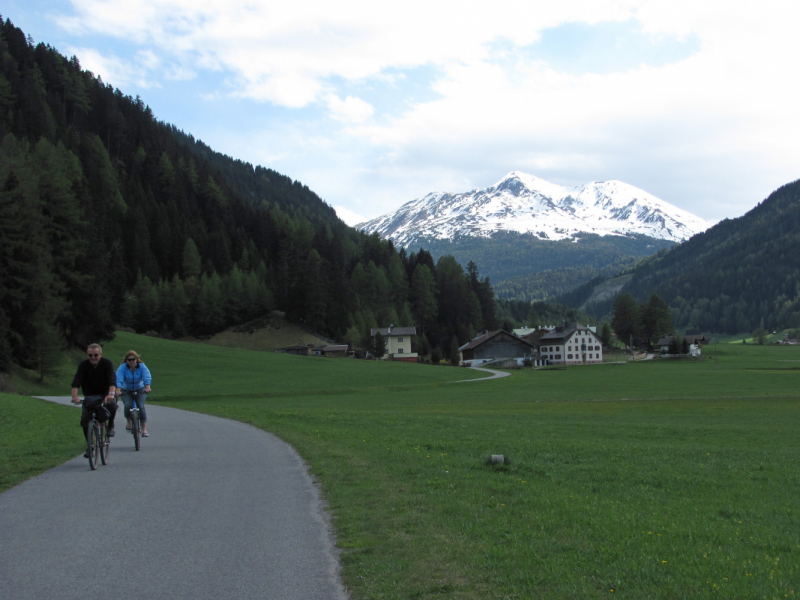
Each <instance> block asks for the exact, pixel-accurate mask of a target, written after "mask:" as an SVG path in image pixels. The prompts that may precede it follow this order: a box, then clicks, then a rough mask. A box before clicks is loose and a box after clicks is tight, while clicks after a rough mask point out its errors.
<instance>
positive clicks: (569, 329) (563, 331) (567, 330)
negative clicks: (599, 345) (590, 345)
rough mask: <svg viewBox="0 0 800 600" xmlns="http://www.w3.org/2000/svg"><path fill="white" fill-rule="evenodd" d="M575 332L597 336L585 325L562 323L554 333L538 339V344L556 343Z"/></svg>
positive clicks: (575, 322) (573, 322)
mask: <svg viewBox="0 0 800 600" xmlns="http://www.w3.org/2000/svg"><path fill="white" fill-rule="evenodd" d="M576 331H577V332H580V333H587V334H592V335H593V336H595V337H597V334H596V333H595V332H594V331H592V330H591V329H589V328H588V327H586V325H581V324H580V323H578V322H577V321H572V322H571V323H564V324H563V325H560V326H559V327H556V330H555V331H551V332H550V333H545V334H544V335H543V336H542V337H540V338H539V343H540V344H551V343H556V341H557V340H565V339H567V338H568V337H569V336H571V335H572V334H573V333H575V332H576ZM598 339H599V338H598Z"/></svg>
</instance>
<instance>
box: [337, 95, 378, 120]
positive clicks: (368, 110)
mask: <svg viewBox="0 0 800 600" xmlns="http://www.w3.org/2000/svg"><path fill="white" fill-rule="evenodd" d="M326 102H327V104H328V109H329V110H330V111H331V116H332V117H333V118H334V119H336V120H337V121H344V122H348V123H362V122H363V121H366V120H367V119H369V118H370V117H371V116H372V115H373V113H374V112H375V109H374V108H373V107H372V105H371V104H369V103H368V102H364V101H363V100H362V99H361V98H354V97H353V96H348V97H347V98H345V99H344V100H342V99H341V98H339V96H337V95H336V94H328V96H327V98H326Z"/></svg>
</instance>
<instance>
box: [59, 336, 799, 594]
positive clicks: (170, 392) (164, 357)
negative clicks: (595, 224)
mask: <svg viewBox="0 0 800 600" xmlns="http://www.w3.org/2000/svg"><path fill="white" fill-rule="evenodd" d="M128 348H135V349H136V350H138V351H140V352H141V353H142V354H143V358H144V360H145V361H146V362H147V363H148V365H149V366H150V367H151V369H152V370H153V372H154V377H155V384H154V391H155V395H154V397H153V399H154V400H157V399H158V398H161V399H162V400H166V403H168V404H170V405H174V406H178V407H181V408H188V409H192V410H200V411H203V412H208V413H212V414H218V415H221V416H226V417H230V418H235V419H240V420H242V421H246V422H250V423H253V424H255V425H257V426H259V427H263V428H264V429H267V430H269V431H273V432H275V433H277V434H278V435H280V436H281V437H283V438H284V439H286V440H287V441H289V442H290V443H292V444H293V445H294V446H295V447H296V448H297V449H298V450H299V451H300V453H301V454H302V455H303V456H304V457H305V458H306V460H307V461H308V462H309V463H310V465H311V468H312V471H313V472H314V474H315V475H316V477H317V478H318V479H319V480H320V482H321V483H322V486H323V489H324V492H325V495H326V497H327V498H328V500H329V502H330V505H331V509H332V511H333V513H334V516H335V521H334V523H335V524H336V528H337V535H338V540H339V545H340V546H341V547H342V549H343V554H342V561H343V565H344V577H345V581H346V584H347V585H348V587H349V588H350V589H351V590H352V594H353V597H354V598H459V599H460V598H526V597H536V598H565V597H608V596H609V595H610V594H612V593H613V594H614V595H615V596H621V597H627V598H642V597H652V598H676V597H698V596H720V597H748V598H749V597H758V598H761V597H768V598H772V597H781V598H783V597H785V595H786V594H788V597H793V594H795V593H796V592H797V590H796V582H797V580H798V579H800V573H798V570H797V569H798V566H797V563H798V561H797V557H798V552H800V545H799V544H800V541H798V533H797V532H798V524H797V520H796V517H795V514H796V511H797V508H798V507H797V499H796V491H797V489H798V484H800V469H798V461H800V450H799V448H800V433H798V432H799V431H800V430H799V429H798V425H800V419H799V418H798V417H799V416H800V411H798V407H799V405H798V400H797V393H796V390H797V387H798V383H799V382H800V349H798V348H796V347H755V346H732V345H724V346H723V345H720V347H719V350H720V356H719V365H718V366H716V367H715V365H714V364H713V362H711V361H706V362H693V361H658V362H650V363H637V364H625V365H607V366H591V367H577V368H570V369H567V370H560V371H528V370H526V371H518V372H514V373H513V374H512V377H509V378H506V379H503V380H495V381H489V382H482V383H479V382H475V383H467V384H447V383H444V382H445V381H447V380H449V379H453V378H466V377H467V376H468V375H469V372H465V371H464V370H455V369H450V368H437V367H430V366H422V365H405V364H389V363H373V362H362V361H345V360H326V359H313V358H300V357H293V356H285V355H275V354H268V353H255V352H247V351H237V350H225V349H218V348H212V347H208V346H199V345H195V344H179V343H175V342H165V341H163V340H157V339H152V338H143V337H139V336H132V335H129V334H120V335H119V336H118V339H117V340H115V341H114V342H112V343H111V344H109V345H107V347H106V356H111V357H112V359H114V360H115V362H116V361H117V360H118V359H119V358H120V357H121V356H122V353H123V352H124V351H125V350H127V349H128ZM117 355H119V356H117ZM67 385H68V383H67ZM153 428H154V432H156V433H157V423H153ZM491 453H503V454H506V455H508V456H510V457H511V459H512V462H511V464H510V465H508V466H503V467H491V466H486V465H485V464H484V458H485V457H486V456H487V455H489V454H491ZM611 590H614V592H611Z"/></svg>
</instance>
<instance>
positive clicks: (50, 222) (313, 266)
mask: <svg viewBox="0 0 800 600" xmlns="http://www.w3.org/2000/svg"><path fill="white" fill-rule="evenodd" d="M0 275H1V276H0V370H8V368H9V367H10V365H11V364H12V362H15V363H17V364H19V365H21V366H24V367H27V368H37V369H40V371H41V373H42V375H44V374H45V371H47V369H48V368H50V367H49V366H48V365H52V362H53V357H52V354H53V353H57V352H58V350H59V349H60V348H61V347H63V346H66V345H78V346H85V345H86V344H88V343H89V342H92V341H98V340H103V339H110V338H111V337H112V336H113V333H114V330H115V327H116V326H117V325H124V326H127V327H131V328H133V329H134V330H136V331H142V332H143V331H148V330H155V331H157V332H159V333H160V334H162V335H167V336H176V337H178V336H182V335H186V334H193V335H205V334H209V333H213V332H216V331H219V330H221V329H223V328H225V327H227V326H229V325H232V324H236V323H242V322H244V321H247V320H249V319H252V318H254V317H256V316H259V315H263V314H264V313H265V312H267V311H270V310H274V309H277V310H281V311H283V312H285V313H286V315H287V317H288V318H289V319H291V320H293V321H295V322H299V323H302V324H304V325H305V326H306V327H307V328H309V329H313V330H316V331H318V332H320V333H322V334H325V335H327V336H329V337H333V338H336V339H338V340H346V341H348V342H349V343H352V344H355V345H359V344H365V343H366V342H367V341H368V339H367V338H368V337H369V329H370V328H371V327H378V326H387V325H389V324H395V325H407V326H410V325H416V326H417V327H418V328H419V331H420V338H419V344H420V346H421V349H422V350H423V351H425V352H423V353H425V354H428V353H432V352H433V351H434V350H436V351H437V352H442V353H444V352H446V351H448V350H449V348H450V347H451V346H452V343H453V340H456V342H457V343H464V342H466V341H467V340H469V339H470V337H471V336H473V335H474V334H475V333H476V332H477V331H479V330H480V329H483V328H492V327H494V326H495V321H496V317H495V298H494V291H493V289H492V286H491V285H490V283H489V279H488V278H487V277H481V276H480V274H479V273H478V269H477V267H476V266H475V265H474V263H473V264H471V265H468V267H467V269H466V270H465V269H463V268H462V267H461V266H460V265H459V264H458V263H457V262H456V261H455V259H454V258H453V257H452V256H441V257H440V258H439V259H438V260H437V261H435V262H434V260H433V258H432V256H431V255H430V253H429V252H427V251H425V250H422V249H421V250H419V251H418V252H412V253H411V254H407V253H406V252H405V251H403V250H401V251H399V252H398V251H397V250H396V249H395V248H394V246H393V244H392V243H391V242H389V241H386V240H382V239H380V238H379V237H378V236H377V235H365V234H364V233H361V232H358V231H356V230H354V229H352V228H350V227H348V226H347V225H345V224H344V223H343V222H342V221H341V220H340V219H338V218H337V217H336V214H335V211H334V210H333V209H332V208H331V207H330V206H329V205H328V204H326V203H325V202H324V201H323V200H322V199H321V198H319V197H318V196H317V195H316V194H315V193H314V192H312V191H311V190H309V189H308V187H307V186H304V185H302V184H301V183H300V182H297V181H293V180H292V179H290V178H289V177H286V176H285V175H281V174H280V173H277V172H275V171H272V170H271V169H266V168H263V167H258V166H256V167H253V166H252V165H250V164H249V163H246V162H242V161H239V160H235V159H233V158H231V157H228V156H225V155H222V154H219V153H216V152H214V151H213V150H212V149H211V148H209V147H208V146H206V145H205V144H203V143H202V142H201V141H199V140H195V139H194V138H193V137H192V136H191V135H189V134H186V133H184V132H182V131H180V130H178V129H177V128H176V127H174V126H173V125H170V124H167V123H163V122H160V121H158V120H157V119H156V117H155V116H154V115H153V113H152V111H151V110H150V108H149V107H148V106H147V105H146V104H145V103H144V102H143V101H142V99H141V98H139V97H136V98H132V97H130V96H127V95H125V94H123V92H121V91H120V90H119V89H115V88H113V87H112V86H110V85H108V84H106V83H104V82H103V81H102V79H101V78H100V77H97V76H95V75H94V74H92V73H91V72H89V71H86V70H84V69H82V68H81V66H80V63H79V61H78V59H77V58H76V57H72V58H69V59H67V58H66V57H64V56H62V55H61V54H59V53H58V52H57V51H56V50H55V49H53V48H52V47H50V46H48V45H46V44H44V43H38V44H37V43H35V42H34V41H33V40H32V39H31V38H30V37H26V36H25V34H24V33H23V32H22V31H21V30H20V29H19V28H17V27H15V26H14V25H13V24H12V23H11V22H10V21H9V20H5V21H2V20H1V19H0ZM48 354H49V356H48Z"/></svg>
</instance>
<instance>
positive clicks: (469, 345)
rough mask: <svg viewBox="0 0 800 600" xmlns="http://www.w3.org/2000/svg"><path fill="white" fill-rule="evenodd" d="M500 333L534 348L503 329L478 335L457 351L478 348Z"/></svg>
mask: <svg viewBox="0 0 800 600" xmlns="http://www.w3.org/2000/svg"><path fill="white" fill-rule="evenodd" d="M501 333H505V334H506V335H507V336H510V337H512V338H514V339H515V340H517V341H520V342H522V343H523V344H527V345H528V346H530V347H531V348H534V347H535V346H534V345H533V344H531V343H530V342H527V341H525V340H523V339H522V338H518V337H516V336H514V335H512V334H510V333H508V332H507V331H505V330H503V329H498V330H497V331H487V332H485V333H484V334H483V335H479V336H478V337H476V338H475V339H473V340H470V341H469V342H468V343H466V344H464V345H463V346H461V347H460V348H459V350H472V349H473V348H477V347H478V346H480V345H481V344H485V343H486V342H488V341H489V340H490V339H492V338H493V337H496V336H498V335H500V334H501Z"/></svg>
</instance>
